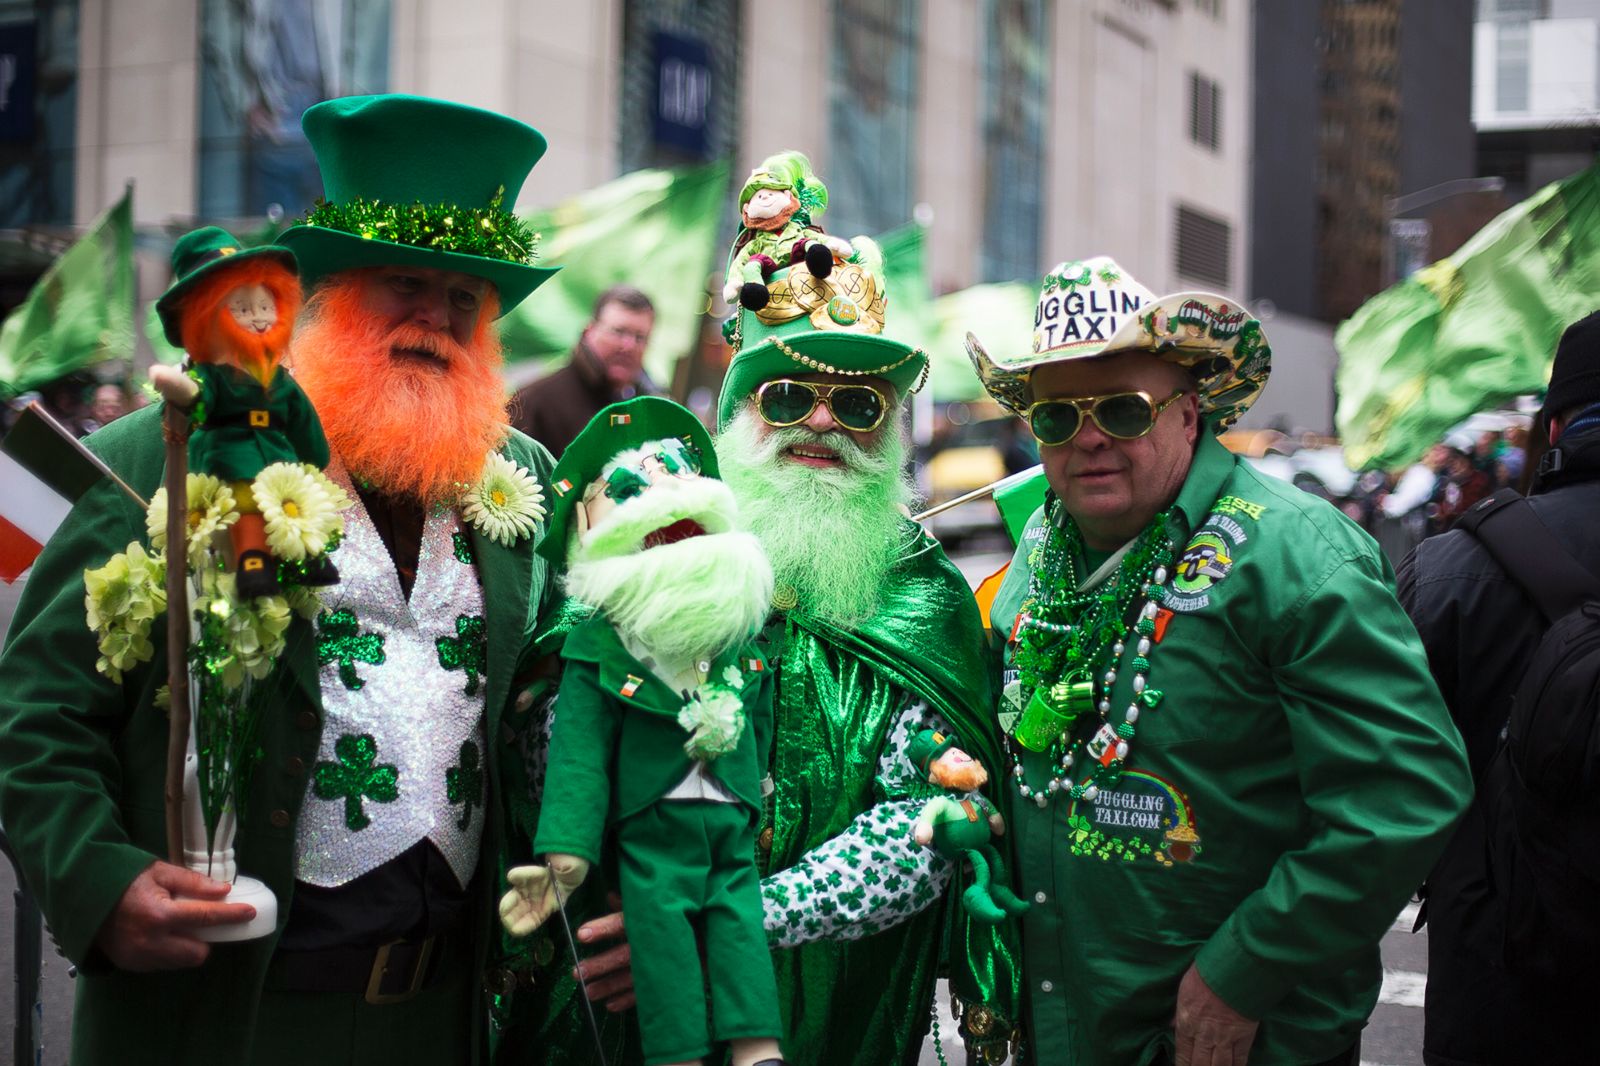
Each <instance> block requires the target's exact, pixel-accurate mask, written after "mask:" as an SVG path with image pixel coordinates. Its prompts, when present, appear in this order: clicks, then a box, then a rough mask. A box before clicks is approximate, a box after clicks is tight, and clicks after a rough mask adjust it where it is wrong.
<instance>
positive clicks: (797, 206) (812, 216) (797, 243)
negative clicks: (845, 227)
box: [722, 152, 855, 311]
mask: <svg viewBox="0 0 1600 1066" xmlns="http://www.w3.org/2000/svg"><path fill="white" fill-rule="evenodd" d="M827 207H828V187H827V186H826V185H824V184H822V181H821V179H819V178H818V177H817V176H816V174H814V173H812V171H811V162H810V160H808V159H806V157H805V156H803V155H801V154H800V153H799V152H779V153H778V154H777V155H775V156H771V157H769V158H768V159H766V160H764V161H763V162H762V164H761V165H760V166H759V167H757V168H756V169H754V170H752V171H751V172H750V176H749V177H748V178H746V179H745V183H744V187H743V188H741V189H740V190H739V225H740V229H739V236H738V237H737V238H736V239H735V240H734V243H733V251H732V253H731V255H730V256H729V259H728V277H727V283H726V284H725V285H724V287H723V290H722V298H723V299H725V300H727V301H728V302H729V303H732V302H733V301H734V300H738V301H739V303H740V305H741V306H743V307H746V308H749V309H750V310H752V311H759V310H761V309H762V308H763V307H765V306H767V303H768V301H769V300H770V299H771V294H770V293H769V292H768V290H767V279H768V278H770V277H771V276H772V275H773V274H774V273H775V272H776V271H779V270H782V269H783V268H785V267H787V266H790V265H791V264H794V263H804V264H805V265H806V269H808V270H809V271H811V273H812V275H813V276H814V277H818V278H825V277H827V276H828V275H829V274H830V273H832V271H833V261H834V258H835V257H838V258H839V259H848V258H850V257H851V256H853V255H854V254H855V249H854V248H852V247H851V245H850V242H849V241H847V240H845V239H843V238H842V237H830V236H829V235H828V234H826V233H824V232H823V231H822V227H821V226H819V225H818V224H817V221H818V220H819V219H820V218H821V217H822V212H823V211H825V210H827Z"/></svg>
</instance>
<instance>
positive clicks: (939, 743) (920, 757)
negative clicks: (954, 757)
mask: <svg viewBox="0 0 1600 1066" xmlns="http://www.w3.org/2000/svg"><path fill="white" fill-rule="evenodd" d="M959 743H960V741H959V740H958V739H957V737H956V735H955V734H954V733H949V734H945V733H938V732H935V731H934V730H932V729H924V730H922V731H921V732H920V733H918V734H917V735H916V736H914V737H912V738H911V743H910V744H907V745H906V761H907V762H909V763H910V764H911V765H912V766H915V767H916V768H917V773H919V774H921V775H922V776H923V777H927V776H928V767H930V766H932V765H933V763H934V760H936V759H938V758H939V756H941V755H943V754H944V753H945V752H947V751H949V750H950V749H951V748H954V747H956V746H958V745H959Z"/></svg>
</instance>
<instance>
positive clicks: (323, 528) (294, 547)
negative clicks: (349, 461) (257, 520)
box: [251, 463, 344, 562]
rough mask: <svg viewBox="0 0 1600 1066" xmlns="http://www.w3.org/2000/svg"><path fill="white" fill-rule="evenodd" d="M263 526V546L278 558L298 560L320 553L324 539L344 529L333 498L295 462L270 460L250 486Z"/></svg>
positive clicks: (324, 542)
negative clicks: (264, 532)
mask: <svg viewBox="0 0 1600 1066" xmlns="http://www.w3.org/2000/svg"><path fill="white" fill-rule="evenodd" d="M251 490H252V491H253V492H254V493H255V497H256V506H257V507H258V508H260V509H261V517H262V519H263V520H264V521H265V522H266V526H267V547H268V548H270V549H271V551H272V554H273V555H275V556H277V557H278V558H280V559H285V560H288V561H290V562H298V561H299V560H302V559H305V558H307V557H308V556H316V555H321V554H322V553H323V552H324V551H325V550H326V549H327V546H328V538H329V537H330V536H332V535H333V534H334V533H335V532H337V531H339V530H341V529H343V528H344V519H343V518H342V517H340V515H339V512H338V509H337V508H336V506H335V504H334V501H333V500H332V499H330V498H329V496H328V494H327V492H326V491H324V490H323V488H322V486H321V485H320V484H318V482H317V479H316V478H314V477H312V476H311V474H309V473H308V472H307V471H306V468H305V467H304V466H302V465H301V464H299V463H273V464H272V465H270V466H268V467H266V468H265V469H263V470H262V471H261V473H259V474H257V475H256V480H255V484H254V485H252V486H251Z"/></svg>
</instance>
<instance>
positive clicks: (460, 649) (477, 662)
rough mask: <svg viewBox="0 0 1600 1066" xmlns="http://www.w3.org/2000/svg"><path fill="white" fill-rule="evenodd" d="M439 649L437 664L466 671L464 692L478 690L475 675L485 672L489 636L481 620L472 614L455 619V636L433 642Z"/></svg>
mask: <svg viewBox="0 0 1600 1066" xmlns="http://www.w3.org/2000/svg"><path fill="white" fill-rule="evenodd" d="M434 645H435V647H437V648H438V649H439V665H440V666H442V667H444V668H445V669H446V670H464V671H466V674H467V695H469V696H473V695H476V694H477V692H478V676H479V675H480V674H483V673H485V672H486V671H487V668H488V663H489V639H488V634H487V632H486V631H485V629H484V625H483V619H482V618H481V617H479V616H478V615H475V614H463V615H459V616H457V618H456V635H455V636H453V637H440V638H439V639H438V640H436V641H434Z"/></svg>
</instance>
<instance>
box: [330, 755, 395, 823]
mask: <svg viewBox="0 0 1600 1066" xmlns="http://www.w3.org/2000/svg"><path fill="white" fill-rule="evenodd" d="M333 753H334V754H335V755H337V756H338V757H339V761H338V762H319V763H318V764H317V768H316V772H315V774H314V776H313V778H312V782H311V791H312V792H313V793H315V795H316V797H317V798H318V799H325V800H336V799H342V800H344V824H345V825H347V826H349V827H350V830H351V832H360V831H361V830H363V829H365V828H366V827H367V826H369V825H371V824H372V819H371V818H368V817H367V812H366V811H364V810H362V809H361V801H362V800H364V799H369V800H372V801H373V802H374V803H393V802H394V801H395V800H396V799H397V798H398V797H399V795H400V787H399V783H398V782H399V777H400V771H399V770H397V769H395V768H394V767H393V766H387V765H386V766H374V765H373V763H374V762H376V761H377V758H378V742H377V741H376V740H373V739H372V734H371V733H359V734H357V733H346V734H345V735H344V736H342V737H340V738H339V739H338V740H337V741H336V742H335V743H334V745H333Z"/></svg>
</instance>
